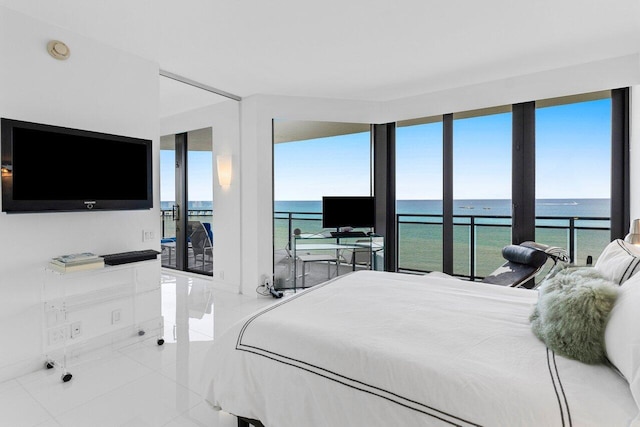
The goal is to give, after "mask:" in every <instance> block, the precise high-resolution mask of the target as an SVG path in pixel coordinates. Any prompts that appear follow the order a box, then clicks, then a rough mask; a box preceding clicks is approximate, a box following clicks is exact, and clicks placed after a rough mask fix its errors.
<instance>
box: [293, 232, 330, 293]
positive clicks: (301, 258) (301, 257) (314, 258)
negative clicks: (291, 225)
mask: <svg viewBox="0 0 640 427" xmlns="http://www.w3.org/2000/svg"><path fill="white" fill-rule="evenodd" d="M285 251H286V252H287V255H288V257H289V258H290V259H292V258H293V254H292V253H291V248H290V246H289V243H287V244H286V245H285ZM293 261H294V262H299V263H300V266H301V268H300V269H298V270H299V271H301V273H300V275H299V276H298V277H300V278H301V279H302V287H303V288H304V287H305V277H306V276H307V275H308V274H309V271H308V270H307V267H306V266H307V264H308V263H312V262H326V263H327V280H328V279H330V278H331V264H332V263H334V264H335V265H336V276H338V275H339V274H340V271H339V270H340V260H339V259H338V257H337V256H335V255H331V254H328V253H327V254H312V253H309V252H307V253H306V254H296V259H295V260H293Z"/></svg>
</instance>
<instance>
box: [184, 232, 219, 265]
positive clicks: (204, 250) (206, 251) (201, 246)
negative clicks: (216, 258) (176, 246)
mask: <svg viewBox="0 0 640 427" xmlns="http://www.w3.org/2000/svg"><path fill="white" fill-rule="evenodd" d="M187 236H189V242H190V247H191V250H192V251H193V258H194V264H196V265H197V263H198V259H200V260H201V261H202V268H203V269H204V267H205V263H206V262H211V263H213V244H212V243H211V240H210V239H209V233H207V230H206V228H205V227H204V225H203V224H202V223H201V222H200V221H188V222H187Z"/></svg>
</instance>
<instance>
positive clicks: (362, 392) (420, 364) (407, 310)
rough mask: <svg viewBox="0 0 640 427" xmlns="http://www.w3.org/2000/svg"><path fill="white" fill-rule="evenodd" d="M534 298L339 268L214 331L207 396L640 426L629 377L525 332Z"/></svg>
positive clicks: (255, 413) (420, 414)
mask: <svg viewBox="0 0 640 427" xmlns="http://www.w3.org/2000/svg"><path fill="white" fill-rule="evenodd" d="M639 263H640V260H639ZM639 277H640V276H639ZM637 282H638V283H637V285H638V286H636V288H638V289H640V280H637ZM625 286H629V287H631V285H626V284H625ZM537 298H538V292H537V291H533V290H528V289H518V288H509V287H501V286H496V285H491V284H484V283H477V282H467V281H463V280H459V279H455V278H451V277H447V276H445V275H442V274H430V275H424V276H418V275H409V274H402V273H388V272H379V271H358V272H354V273H350V274H347V275H344V276H340V277H339V278H336V279H334V280H331V281H328V282H325V283H324V284H321V285H317V286H315V287H312V288H309V289H307V290H305V291H303V292H299V293H297V294H295V295H293V296H291V297H288V298H284V299H282V300H278V301H277V302H274V304H273V305H270V306H269V307H267V308H265V309H262V310H260V311H258V312H256V313H255V314H253V315H251V316H249V317H247V318H245V319H243V320H242V321H240V322H238V323H237V324H236V325H234V326H233V327H232V328H231V329H230V330H228V331H226V332H225V333H224V334H223V335H222V336H220V337H219V338H217V339H216V340H215V342H214V343H213V345H212V348H211V349H210V350H209V353H208V355H207V358H206V362H205V366H204V369H203V376H202V379H203V381H204V383H205V384H203V387H204V389H205V395H204V398H205V400H206V401H207V402H208V403H209V404H210V405H211V406H213V407H214V408H216V409H220V410H223V411H225V412H228V413H231V414H234V415H236V416H238V417H239V419H241V420H245V419H247V420H259V421H260V422H261V423H262V424H263V425H264V426H266V427H299V426H303V425H304V426H329V427H332V426H385V427H388V426H413V425H420V426H451V425H454V426H629V425H638V424H636V423H638V421H634V420H635V419H636V417H637V416H638V406H637V404H636V401H635V400H634V393H633V392H632V391H634V386H633V384H634V379H633V378H632V379H631V381H627V380H626V379H625V377H624V376H623V375H622V373H621V372H619V371H618V370H617V369H616V368H614V367H613V366H611V365H607V364H585V363H582V362H578V361H576V360H571V359H569V358H565V357H562V356H559V355H557V354H556V353H555V352H554V351H552V350H550V349H549V348H547V346H546V345H545V344H544V343H543V342H542V341H540V339H538V338H537V337H536V336H535V335H534V334H533V333H532V332H531V324H530V320H529V316H530V314H531V312H532V308H533V307H534V305H535V304H536V300H537ZM631 298H633V299H634V300H635V302H638V301H640V300H639V298H640V293H638V292H635V294H634V295H633V296H630V297H629V298H627V299H631ZM626 304H627V305H629V304H631V303H630V302H628V301H627V302H626ZM636 307H637V305H636ZM615 309H617V307H616V308H615ZM636 311H637V310H635V309H634V310H632V311H628V312H633V313H635V312H636ZM633 316H636V315H635V314H633ZM626 320H628V319H623V321H626ZM633 321H634V322H635V323H636V324H640V319H639V318H638V317H637V316H636V317H635V320H633ZM619 323H620V322H618V323H616V327H621V326H619ZM607 328H609V326H607ZM627 329H628V328H627ZM635 331H637V329H635ZM628 333H634V334H635V332H631V331H629V330H625V331H624V333H623V335H620V334H618V335H617V337H618V339H627V338H628V336H627V335H624V334H628ZM614 341H615V340H614ZM633 345H634V346H636V347H637V342H636V343H635V344H633ZM625 357H627V358H628V354H626V353H625V356H623V359H624V358H625ZM625 360H626V359H625ZM636 362H637V361H636ZM636 362H632V363H636ZM630 363H631V362H630ZM634 369H635V368H634ZM623 371H624V373H626V374H627V376H628V377H629V376H630V375H635V374H629V373H628V372H627V371H626V370H623ZM630 382H631V383H632V386H631V387H630V384H629V383H630ZM635 383H636V385H637V384H640V380H637V381H635ZM636 388H638V387H636ZM638 394H639V393H637V390H636V393H635V396H636V398H637V396H638ZM240 424H242V423H240ZM256 424H258V423H256Z"/></svg>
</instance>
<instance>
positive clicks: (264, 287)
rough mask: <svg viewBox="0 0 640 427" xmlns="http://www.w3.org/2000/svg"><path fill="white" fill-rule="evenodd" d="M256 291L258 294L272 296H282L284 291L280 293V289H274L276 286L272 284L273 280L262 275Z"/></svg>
mask: <svg viewBox="0 0 640 427" xmlns="http://www.w3.org/2000/svg"><path fill="white" fill-rule="evenodd" d="M256 292H257V293H258V294H259V295H262V296H265V297H268V296H272V297H274V298H282V296H283V295H284V293H282V292H281V291H278V290H276V288H275V287H274V286H273V280H270V278H269V277H268V276H263V279H262V284H261V285H258V287H257V288H256Z"/></svg>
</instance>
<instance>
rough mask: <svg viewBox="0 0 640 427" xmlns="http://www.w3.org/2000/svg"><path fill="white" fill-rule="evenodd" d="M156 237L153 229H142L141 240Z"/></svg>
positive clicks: (145, 240) (146, 240)
mask: <svg viewBox="0 0 640 427" xmlns="http://www.w3.org/2000/svg"><path fill="white" fill-rule="evenodd" d="M155 238H156V233H154V232H153V230H142V241H143V242H148V241H149V240H153V239H155Z"/></svg>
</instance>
